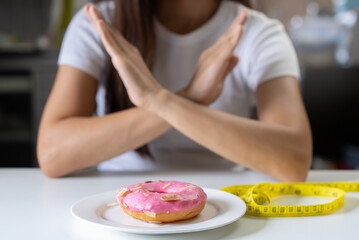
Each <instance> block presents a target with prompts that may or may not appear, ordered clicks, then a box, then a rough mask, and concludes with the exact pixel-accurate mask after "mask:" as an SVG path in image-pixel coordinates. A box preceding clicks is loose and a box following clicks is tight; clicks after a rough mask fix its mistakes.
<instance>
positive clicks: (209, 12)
mask: <svg viewBox="0 0 359 240" xmlns="http://www.w3.org/2000/svg"><path fill="white" fill-rule="evenodd" d="M220 2H221V1H219V0H195V1H193V0H158V8H157V12H156V17H157V19H158V20H159V21H160V22H161V24H162V25H164V26H165V27H166V28H167V29H168V30H170V31H172V32H175V33H177V34H186V33H189V32H192V31H194V30H196V29H197V28H199V27H200V26H202V25H203V24H204V23H206V22H207V21H208V20H209V19H211V17H212V16H213V15H214V14H215V13H216V11H217V9H218V7H219V5H220Z"/></svg>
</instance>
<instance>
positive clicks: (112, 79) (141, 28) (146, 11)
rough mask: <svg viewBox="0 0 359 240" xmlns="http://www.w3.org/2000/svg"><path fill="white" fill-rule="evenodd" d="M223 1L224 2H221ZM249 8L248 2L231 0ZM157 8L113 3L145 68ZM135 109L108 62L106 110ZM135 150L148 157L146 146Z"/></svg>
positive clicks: (137, 1) (140, 1) (135, 0)
mask: <svg viewBox="0 0 359 240" xmlns="http://www.w3.org/2000/svg"><path fill="white" fill-rule="evenodd" d="M222 1H223V0H222ZM233 1H234V2H239V3H242V4H243V5H245V6H247V7H251V4H250V0H233ZM156 8H157V1H154V0H115V19H114V22H113V26H114V27H115V28H117V29H118V30H119V31H120V32H121V33H122V35H123V36H124V37H125V38H126V40H127V41H128V42H130V43H131V44H132V45H134V46H135V47H137V48H138V50H139V52H140V53H141V55H142V57H143V59H144V61H145V63H146V65H147V66H148V68H149V69H151V68H152V63H153V60H154V53H155V41H156V39H155V33H154V23H153V18H154V15H155V12H156ZM132 107H134V105H133V103H132V102H131V101H130V99H129V97H128V94H127V91H126V88H125V86H124V84H123V82H122V80H121V78H120V76H119V74H118V73H117V71H116V69H115V68H114V66H113V65H112V63H110V65H109V71H108V76H107V81H106V111H107V113H113V112H118V111H122V110H126V109H130V108H132ZM136 151H137V152H138V153H139V154H141V155H147V156H151V153H150V151H149V149H148V146H147V145H144V146H142V147H140V148H138V149H136Z"/></svg>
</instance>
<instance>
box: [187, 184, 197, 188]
mask: <svg viewBox="0 0 359 240" xmlns="http://www.w3.org/2000/svg"><path fill="white" fill-rule="evenodd" d="M186 187H188V188H196V187H197V186H195V185H192V184H186Z"/></svg>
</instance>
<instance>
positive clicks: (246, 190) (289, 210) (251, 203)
mask: <svg viewBox="0 0 359 240" xmlns="http://www.w3.org/2000/svg"><path fill="white" fill-rule="evenodd" d="M221 190H222V191H226V192H229V193H232V194H234V195H237V196H238V197H240V198H241V199H242V200H243V201H244V202H245V203H246V205H247V212H246V214H247V215H251V216H257V217H305V216H318V215H326V214H330V213H332V212H334V211H335V210H337V209H338V208H340V207H341V206H343V204H344V196H345V191H347V192H355V191H359V183H350V182H335V183H260V184H257V185H237V186H229V187H225V188H222V189H221ZM281 195H298V196H316V197H330V198H334V200H333V201H331V202H329V203H325V204H315V205H303V206H270V204H271V199H272V198H273V197H277V196H281ZM265 203H268V205H263V204H265Z"/></svg>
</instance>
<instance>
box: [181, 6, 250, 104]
mask: <svg viewBox="0 0 359 240" xmlns="http://www.w3.org/2000/svg"><path fill="white" fill-rule="evenodd" d="M247 16H248V13H247V11H246V10H242V11H241V12H240V14H239V15H238V16H237V17H236V19H235V20H234V21H233V23H232V25H231V27H230V28H229V29H228V30H227V31H226V32H225V33H224V34H223V35H222V36H221V37H220V38H219V39H218V41H217V42H216V43H215V44H214V45H213V46H211V47H210V48H208V49H207V50H205V51H204V52H203V53H202V55H201V56H200V59H199V62H198V66H197V69H196V72H195V74H194V76H193V78H192V81H191V82H190V84H189V86H188V87H187V88H185V89H184V90H183V91H182V94H183V95H184V96H186V97H187V98H189V99H191V100H192V101H195V102H197V103H200V104H203V105H210V104H211V103H213V102H214V101H215V100H216V99H217V98H218V97H219V96H220V94H221V92H222V89H223V86H224V80H225V78H226V76H227V75H228V74H229V73H230V72H231V71H232V70H233V68H234V67H235V66H236V65H237V63H238V61H239V59H238V57H237V56H236V55H233V51H234V49H235V47H236V46H237V44H238V42H239V40H240V38H241V36H242V33H243V26H244V24H245V22H246V21H247Z"/></svg>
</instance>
